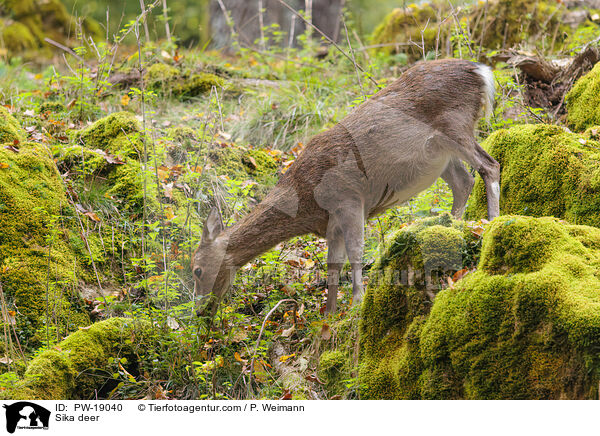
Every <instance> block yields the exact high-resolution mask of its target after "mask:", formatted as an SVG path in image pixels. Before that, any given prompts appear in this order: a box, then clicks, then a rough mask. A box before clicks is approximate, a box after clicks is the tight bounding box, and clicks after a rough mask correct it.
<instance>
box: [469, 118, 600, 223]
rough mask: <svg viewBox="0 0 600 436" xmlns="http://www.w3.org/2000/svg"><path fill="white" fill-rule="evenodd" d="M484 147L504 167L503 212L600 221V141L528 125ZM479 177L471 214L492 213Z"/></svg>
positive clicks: (492, 138)
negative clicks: (487, 208)
mask: <svg viewBox="0 0 600 436" xmlns="http://www.w3.org/2000/svg"><path fill="white" fill-rule="evenodd" d="M482 146H483V147H484V148H485V149H486V150H487V151H488V153H490V155H491V156H492V157H494V158H495V159H496V160H497V161H498V162H499V163H500V167H501V175H500V189H501V191H500V212H501V213H502V214H522V215H531V216H555V217H559V218H564V219H566V220H567V221H569V222H571V223H574V224H586V225H593V226H600V213H599V212H600V195H598V194H599V192H600V166H599V163H600V153H599V152H598V149H600V144H599V143H598V142H595V141H592V140H589V139H586V138H585V137H584V136H581V135H577V134H574V133H570V132H567V131H565V130H564V129H562V128H560V127H558V126H552V125H546V124H540V125H522V126H516V127H513V128H511V129H508V130H499V131H497V132H494V133H493V134H492V135H490V136H489V137H488V138H487V139H486V140H485V141H484V142H483V144H482ZM486 204H487V203H486V199H485V188H484V184H483V181H482V180H481V178H480V177H479V176H478V177H477V178H476V181H475V186H474V188H473V193H472V194H471V197H470V199H469V204H468V206H467V211H466V215H465V216H466V218H467V219H478V218H483V217H485V216H486V213H487V212H486V207H487V206H486Z"/></svg>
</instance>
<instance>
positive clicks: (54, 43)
mask: <svg viewBox="0 0 600 436" xmlns="http://www.w3.org/2000/svg"><path fill="white" fill-rule="evenodd" d="M44 41H46V42H47V43H48V44H50V45H53V46H54V47H58V48H60V49H61V50H64V51H66V52H67V53H69V54H70V55H71V56H73V57H74V58H76V59H77V60H78V61H83V58H82V57H81V56H79V55H78V54H77V53H75V52H74V51H73V50H71V49H70V48H69V47H67V46H66V45H62V44H61V43H60V42H56V41H54V40H53V39H50V38H44Z"/></svg>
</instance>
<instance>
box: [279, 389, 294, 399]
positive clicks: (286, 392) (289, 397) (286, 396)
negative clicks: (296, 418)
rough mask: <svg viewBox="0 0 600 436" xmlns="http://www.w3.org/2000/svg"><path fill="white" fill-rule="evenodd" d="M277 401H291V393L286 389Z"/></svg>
mask: <svg viewBox="0 0 600 436" xmlns="http://www.w3.org/2000/svg"><path fill="white" fill-rule="evenodd" d="M279 399H280V400H291V399H292V393H291V392H290V391H289V390H287V389H286V390H285V391H283V395H282V396H281V398H279Z"/></svg>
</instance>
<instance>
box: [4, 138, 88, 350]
mask: <svg viewBox="0 0 600 436" xmlns="http://www.w3.org/2000/svg"><path fill="white" fill-rule="evenodd" d="M72 229H76V227H75V211H74V210H73V209H72V207H71V206H70V204H69V202H68V200H67V198H66V195H65V191H64V188H63V185H62V181H61V178H60V175H59V174H58V171H57V169H56V165H55V164H54V161H53V160H52V157H51V156H50V154H49V151H48V150H47V149H46V148H45V147H44V146H42V145H39V144H32V143H22V144H19V151H18V152H14V151H11V150H8V149H5V148H0V270H1V271H2V273H1V280H2V286H3V289H4V292H5V293H6V294H7V296H8V303H9V304H10V305H11V307H13V308H15V310H16V312H17V313H18V316H17V318H16V320H17V325H18V326H19V329H20V331H21V334H22V338H23V339H24V340H29V339H32V338H33V337H34V336H35V333H36V330H37V329H41V331H40V335H42V336H44V337H45V333H46V331H45V328H43V326H46V325H48V326H55V327H56V328H59V329H61V330H60V331H61V332H62V333H66V332H68V331H71V330H73V329H75V328H77V327H78V326H79V325H86V324H87V323H89V317H88V316H87V315H86V314H85V313H84V312H83V311H82V310H81V309H80V304H81V300H80V298H79V297H78V295H77V294H76V293H73V288H74V284H75V283H76V281H77V279H76V276H77V272H78V271H79V266H80V263H79V262H78V261H77V259H76V256H75V250H74V248H73V245H72V241H73V240H77V239H78V233H77V232H76V231H75V232H73V230H72ZM47 296H48V300H47V299H46V297H47ZM52 328H53V329H54V327H52ZM53 332H54V330H53ZM39 339H40V338H38V340H39ZM34 342H35V341H34Z"/></svg>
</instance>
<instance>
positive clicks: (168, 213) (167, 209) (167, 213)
mask: <svg viewBox="0 0 600 436" xmlns="http://www.w3.org/2000/svg"><path fill="white" fill-rule="evenodd" d="M165 217H166V218H167V220H169V221H171V220H172V219H173V218H175V213H174V212H173V208H172V207H171V206H167V207H165Z"/></svg>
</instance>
